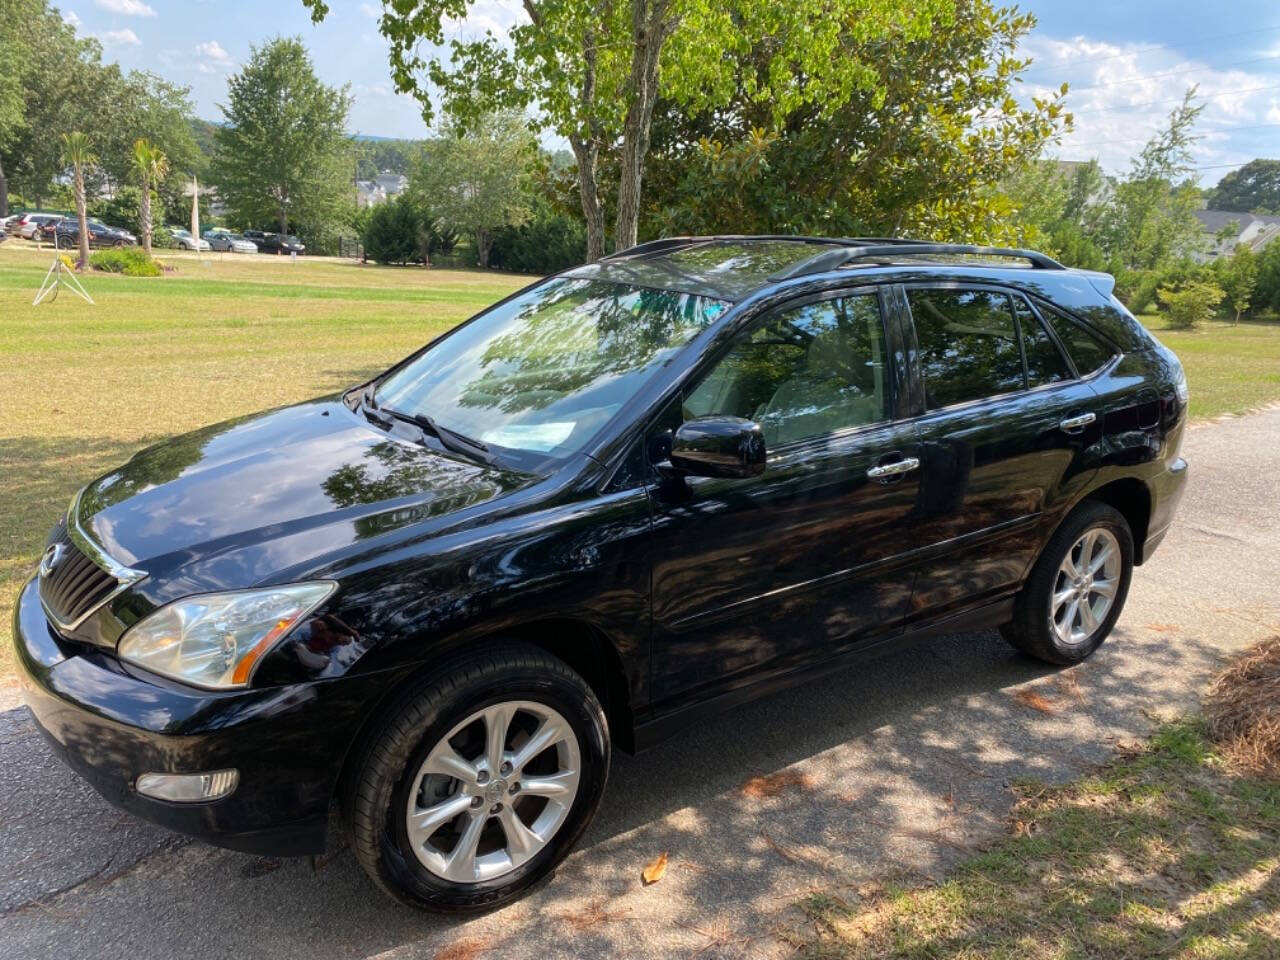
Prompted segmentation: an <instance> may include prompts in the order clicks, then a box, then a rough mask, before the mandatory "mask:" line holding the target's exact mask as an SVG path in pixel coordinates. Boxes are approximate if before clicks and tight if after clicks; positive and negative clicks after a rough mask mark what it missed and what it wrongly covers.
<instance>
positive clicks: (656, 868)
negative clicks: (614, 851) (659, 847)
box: [640, 850, 667, 887]
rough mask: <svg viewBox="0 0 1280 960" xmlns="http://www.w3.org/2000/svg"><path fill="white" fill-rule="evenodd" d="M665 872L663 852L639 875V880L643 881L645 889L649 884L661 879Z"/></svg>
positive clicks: (665, 856)
mask: <svg viewBox="0 0 1280 960" xmlns="http://www.w3.org/2000/svg"><path fill="white" fill-rule="evenodd" d="M666 872H667V852H666V851H665V850H664V851H663V852H662V853H660V854H658V855H657V856H656V857H654V858H653V859H652V860H650V861H649V865H648V866H646V867H645V868H644V870H643V871H642V872H641V873H640V879H641V880H643V881H644V885H645V886H646V887H647V886H649V884H651V883H657V882H658V881H659V880H661V879H662V875H663V874H664V873H666Z"/></svg>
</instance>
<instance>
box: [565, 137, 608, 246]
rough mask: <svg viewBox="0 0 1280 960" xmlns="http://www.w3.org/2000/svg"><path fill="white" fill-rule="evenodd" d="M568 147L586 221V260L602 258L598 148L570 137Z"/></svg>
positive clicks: (602, 240)
mask: <svg viewBox="0 0 1280 960" xmlns="http://www.w3.org/2000/svg"><path fill="white" fill-rule="evenodd" d="M569 146H571V147H572V148H573V155H574V157H575V158H576V159H577V162H578V193H579V195H580V196H581V197H582V216H583V218H584V219H585V220H586V221H587V260H588V262H590V261H592V260H599V259H600V258H601V257H603V256H604V243H605V234H604V208H603V207H602V206H600V185H599V183H597V181H596V176H597V167H598V166H599V163H598V161H599V154H600V151H599V148H598V147H597V146H596V145H595V144H594V143H590V144H589V143H586V142H584V141H583V140H582V139H581V138H580V137H570V138H569Z"/></svg>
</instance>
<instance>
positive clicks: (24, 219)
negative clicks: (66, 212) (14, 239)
mask: <svg viewBox="0 0 1280 960" xmlns="http://www.w3.org/2000/svg"><path fill="white" fill-rule="evenodd" d="M62 219H63V215H62V214H60V213H25V214H23V215H22V216H21V217H20V218H19V219H18V227H17V230H16V233H17V234H18V236H20V237H22V238H23V239H24V240H35V239H39V238H38V237H37V236H36V233H37V232H38V231H39V230H40V228H41V227H43V226H45V225H46V224H52V225H56V224H58V223H59V222H60V221H61V220H62Z"/></svg>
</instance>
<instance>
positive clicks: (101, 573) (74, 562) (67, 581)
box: [40, 534, 120, 630]
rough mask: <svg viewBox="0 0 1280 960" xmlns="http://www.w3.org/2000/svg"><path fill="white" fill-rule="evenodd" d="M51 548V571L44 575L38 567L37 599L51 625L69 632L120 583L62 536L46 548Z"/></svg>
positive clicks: (43, 565) (43, 567)
mask: <svg viewBox="0 0 1280 960" xmlns="http://www.w3.org/2000/svg"><path fill="white" fill-rule="evenodd" d="M55 549H56V550H57V551H58V557H57V560H56V562H55V563H54V564H53V567H52V569H50V570H49V571H48V572H47V573H46V572H44V569H45V566H46V565H47V564H42V567H41V573H40V600H41V602H42V603H43V604H44V608H45V612H46V613H48V614H49V616H50V617H51V618H52V619H53V620H54V622H55V623H56V624H57V625H58V626H59V627H62V628H63V629H64V630H70V629H73V628H74V627H75V625H76V624H77V623H78V622H79V621H80V620H81V619H82V618H83V617H85V616H86V615H87V614H89V613H91V612H92V611H93V610H94V609H96V608H97V607H98V606H100V605H101V604H102V603H103V602H104V601H105V600H106V599H107V598H109V597H110V596H111V594H112V593H113V592H115V590H116V588H118V587H119V586H120V581H119V580H117V579H116V578H115V577H114V576H112V575H111V574H109V573H108V572H107V571H106V570H103V569H102V568H101V567H100V566H98V565H97V564H96V563H94V562H93V561H92V560H90V559H89V557H88V556H87V555H86V554H85V553H84V552H83V551H82V550H81V549H80V548H79V547H77V546H76V545H75V544H74V543H72V541H71V538H70V537H69V536H67V535H66V534H63V536H62V538H61V539H59V540H58V541H56V542H55V544H54V545H53V546H51V547H50V550H55ZM45 556H46V557H48V556H49V554H48V553H46V555H45Z"/></svg>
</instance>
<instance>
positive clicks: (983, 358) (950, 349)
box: [907, 287, 1026, 410]
mask: <svg viewBox="0 0 1280 960" xmlns="http://www.w3.org/2000/svg"><path fill="white" fill-rule="evenodd" d="M907 302H908V303H909V304H910V307H911V317H912V321H913V322H914V324H915V328H916V339H917V341H918V343H919V349H920V371H921V373H922V374H923V375H924V389H925V406H926V407H927V408H928V409H930V410H937V409H938V408H940V407H949V406H952V405H954V404H957V403H966V402H968V401H970V400H981V399H983V398H985V397H994V396H997V395H999V394H1002V393H1011V392H1013V391H1016V390H1021V389H1023V388H1024V386H1025V384H1026V381H1025V380H1024V379H1023V373H1022V352H1021V350H1020V349H1019V347H1018V334H1017V327H1016V325H1015V324H1014V320H1013V311H1012V309H1011V306H1010V303H1009V297H1008V296H1007V295H1005V294H1004V293H998V292H995V291H991V290H964V289H951V288H927V287H918V288H908V289H907Z"/></svg>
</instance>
